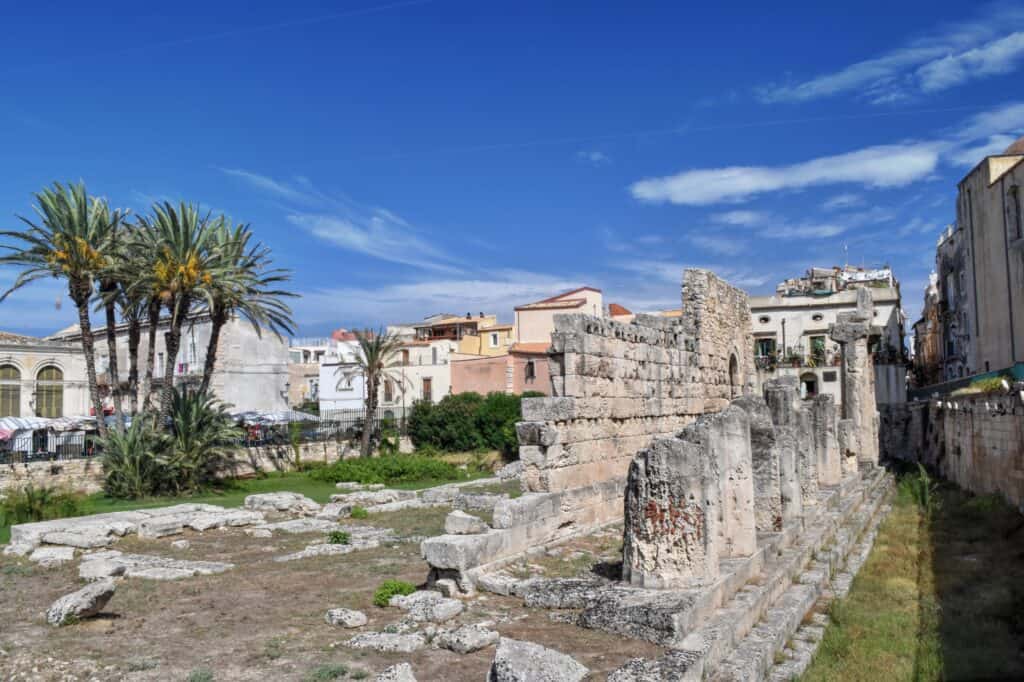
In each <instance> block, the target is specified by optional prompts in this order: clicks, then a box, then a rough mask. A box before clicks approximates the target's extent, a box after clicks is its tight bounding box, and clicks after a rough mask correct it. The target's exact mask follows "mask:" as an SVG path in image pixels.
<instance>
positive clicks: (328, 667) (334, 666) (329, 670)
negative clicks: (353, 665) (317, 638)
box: [306, 663, 348, 682]
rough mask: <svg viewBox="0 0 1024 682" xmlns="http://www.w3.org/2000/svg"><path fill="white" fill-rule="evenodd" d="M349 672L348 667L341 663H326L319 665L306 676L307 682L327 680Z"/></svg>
mask: <svg viewBox="0 0 1024 682" xmlns="http://www.w3.org/2000/svg"><path fill="white" fill-rule="evenodd" d="M347 674H348V668H347V667H346V666H344V665H342V664H341V663H325V664H324V665H321V666H317V667H316V668H314V669H313V670H312V672H310V673H309V675H307V676H306V680H307V682H327V680H336V679H338V678H340V677H344V676H345V675H347Z"/></svg>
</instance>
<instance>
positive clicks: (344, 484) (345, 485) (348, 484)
mask: <svg viewBox="0 0 1024 682" xmlns="http://www.w3.org/2000/svg"><path fill="white" fill-rule="evenodd" d="M334 487H335V488H337V489H338V490H344V491H347V492H352V491H355V490H362V489H363V484H362V483H357V482H356V481H338V482H337V483H335V484H334Z"/></svg>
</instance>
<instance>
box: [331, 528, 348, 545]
mask: <svg viewBox="0 0 1024 682" xmlns="http://www.w3.org/2000/svg"><path fill="white" fill-rule="evenodd" d="M351 541H352V536H351V535H349V534H348V533H346V532H345V531H343V530H332V531H331V533H330V535H328V536H327V542H328V544H331V545H347V544H349V543H350V542H351Z"/></svg>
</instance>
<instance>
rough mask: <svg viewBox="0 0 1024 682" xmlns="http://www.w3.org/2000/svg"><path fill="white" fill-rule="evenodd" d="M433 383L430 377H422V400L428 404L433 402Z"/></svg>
mask: <svg viewBox="0 0 1024 682" xmlns="http://www.w3.org/2000/svg"><path fill="white" fill-rule="evenodd" d="M433 393H434V382H433V380H432V379H431V378H430V377H423V399H424V400H426V401H427V402H428V403H429V402H430V401H431V400H433Z"/></svg>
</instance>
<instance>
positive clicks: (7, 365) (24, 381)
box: [0, 332, 91, 418]
mask: <svg viewBox="0 0 1024 682" xmlns="http://www.w3.org/2000/svg"><path fill="white" fill-rule="evenodd" d="M90 413H91V406H90V404H89V384H88V381H87V379H86V371H85V354H84V353H83V352H82V347H81V345H79V344H75V343H65V342H61V341H52V340H48V339H38V338H34V337H31V336H22V335H20V334H10V333H8V332H0V417H51V418H56V417H81V416H87V415H89V414H90Z"/></svg>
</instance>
